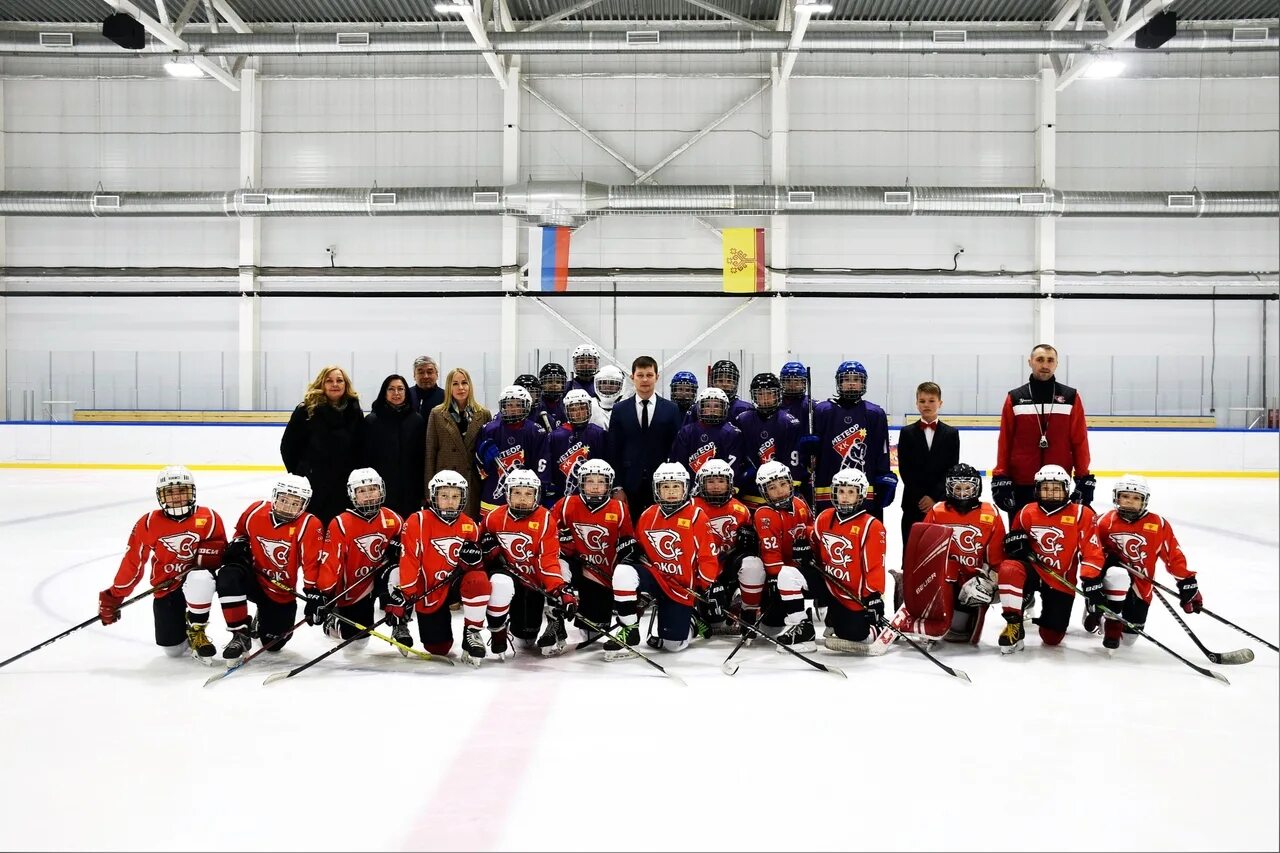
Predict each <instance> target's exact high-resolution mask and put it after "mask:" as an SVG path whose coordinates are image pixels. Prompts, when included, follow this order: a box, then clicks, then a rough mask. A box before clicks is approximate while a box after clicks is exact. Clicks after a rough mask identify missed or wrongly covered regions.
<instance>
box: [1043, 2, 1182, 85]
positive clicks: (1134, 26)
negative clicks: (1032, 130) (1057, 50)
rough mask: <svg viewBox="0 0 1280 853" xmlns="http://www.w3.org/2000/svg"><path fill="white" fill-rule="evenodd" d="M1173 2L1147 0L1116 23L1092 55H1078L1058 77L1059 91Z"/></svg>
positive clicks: (1077, 78)
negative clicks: (1074, 61) (1121, 21)
mask: <svg viewBox="0 0 1280 853" xmlns="http://www.w3.org/2000/svg"><path fill="white" fill-rule="evenodd" d="M1171 3H1173V0H1147V2H1146V3H1144V4H1143V5H1142V8H1141V9H1138V10H1137V11H1136V12H1134V13H1133V14H1131V15H1130V16H1129V18H1128V19H1127V20H1126V21H1125V22H1124V23H1123V24H1117V25H1116V28H1115V29H1114V30H1112V31H1111V32H1110V33H1109V34H1108V35H1107V37H1106V38H1105V39H1103V40H1102V43H1101V44H1099V45H1098V46H1097V48H1096V49H1095V51H1094V54H1093V56H1092V57H1089V58H1086V57H1083V56H1081V57H1078V61H1077V62H1076V63H1075V65H1074V66H1072V68H1071V69H1070V70H1069V71H1067V73H1066V74H1063V75H1062V77H1060V78H1059V79H1058V91H1059V92H1061V91H1062V90H1063V89H1065V88H1067V87H1068V86H1070V85H1071V84H1072V83H1074V82H1075V81H1076V80H1079V79H1080V76H1081V75H1082V74H1084V72H1085V71H1086V70H1088V68H1089V66H1090V65H1092V64H1093V63H1094V60H1095V58H1096V57H1098V56H1100V55H1102V54H1103V53H1104V52H1105V51H1108V50H1110V49H1111V48H1113V47H1115V46H1116V45H1118V44H1120V43H1121V42H1123V41H1125V40H1126V39H1128V38H1130V37H1131V36H1132V35H1133V34H1134V33H1136V32H1137V31H1138V30H1140V29H1142V27H1143V25H1145V24H1146V23H1147V21H1149V20H1151V19H1152V18H1153V17H1155V16H1156V15H1157V14H1159V13H1160V12H1162V11H1163V10H1164V9H1165V7H1166V6H1169V5H1170V4H1171Z"/></svg>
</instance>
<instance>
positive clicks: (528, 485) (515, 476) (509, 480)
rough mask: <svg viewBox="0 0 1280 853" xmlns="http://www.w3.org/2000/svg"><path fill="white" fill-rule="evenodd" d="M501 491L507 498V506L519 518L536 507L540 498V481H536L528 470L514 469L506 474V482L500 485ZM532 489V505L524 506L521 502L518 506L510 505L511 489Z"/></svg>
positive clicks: (533, 474)
mask: <svg viewBox="0 0 1280 853" xmlns="http://www.w3.org/2000/svg"><path fill="white" fill-rule="evenodd" d="M502 488H503V491H504V492H505V493H506V496H507V506H509V507H510V508H511V510H512V511H513V512H515V513H518V514H519V515H520V516H523V515H527V514H529V513H531V512H533V511H534V509H535V508H536V507H537V506H538V501H539V500H540V499H541V497H542V480H540V479H538V475H537V474H535V473H534V472H533V471H530V470H529V469H528V468H516V469H514V470H512V471H508V472H507V477H506V480H504V481H503V484H502ZM522 488H524V489H533V503H532V504H530V505H528V506H525V505H524V503H523V501H522V502H521V504H520V505H519V506H517V505H516V504H513V503H511V490H512V489H522Z"/></svg>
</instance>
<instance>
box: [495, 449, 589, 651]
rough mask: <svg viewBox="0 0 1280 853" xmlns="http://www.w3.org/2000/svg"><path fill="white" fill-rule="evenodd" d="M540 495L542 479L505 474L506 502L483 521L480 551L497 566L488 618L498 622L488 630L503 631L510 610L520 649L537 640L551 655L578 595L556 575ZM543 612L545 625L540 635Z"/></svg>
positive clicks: (561, 643) (552, 528)
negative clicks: (496, 616)
mask: <svg viewBox="0 0 1280 853" xmlns="http://www.w3.org/2000/svg"><path fill="white" fill-rule="evenodd" d="M541 491H542V481H541V480H540V479H539V478H538V475H537V474H535V473H533V472H532V471H530V470H528V469H527V468H517V469H515V470H514V471H512V472H510V473H509V474H507V480H506V499H507V502H506V503H505V504H503V505H501V506H498V507H497V508H496V509H494V510H493V511H492V512H490V513H489V515H488V516H486V517H485V520H484V530H485V536H484V541H483V542H482V544H481V546H480V547H481V549H482V550H483V551H484V553H485V557H486V558H487V559H488V560H489V561H490V562H491V563H493V564H497V565H500V566H501V567H502V568H501V569H500V570H499V571H497V572H494V573H493V575H492V576H491V582H492V584H493V597H492V599H491V600H490V614H491V616H492V614H493V613H494V612H497V613H499V614H500V621H499V622H498V624H495V622H494V620H493V619H492V618H491V619H490V621H489V628H490V631H491V632H492V630H493V629H494V628H497V629H498V630H502V629H504V628H506V627H507V618H508V613H507V612H506V611H504V610H503V608H504V607H509V611H510V612H509V615H510V622H511V635H512V636H513V637H515V639H516V641H517V642H518V643H519V644H520V647H521V648H529V647H530V646H531V645H533V643H534V638H535V637H536V638H537V647H538V649H540V650H541V652H542V654H543V655H545V656H548V657H550V656H552V655H558V654H560V653H561V652H563V651H564V648H565V640H567V639H568V637H569V634H568V632H567V631H566V630H565V627H564V620H565V619H566V618H569V619H571V618H573V617H574V616H575V615H576V614H577V612H578V593H577V591H576V590H575V589H574V588H573V586H572V585H570V584H569V582H568V580H569V579H568V578H567V577H565V576H564V574H562V573H561V569H560V545H559V542H558V540H557V536H556V523H555V520H554V519H553V518H552V517H551V513H550V512H549V511H548V510H547V509H546V507H542V506H539V505H538V497H539V494H540V492H541ZM504 575H505V576H504ZM508 589H510V590H511V592H510V594H508V592H507V590H508ZM539 590H541V591H539ZM544 593H545V594H544ZM544 612H545V614H546V617H547V619H546V627H545V628H544V629H543V631H542V633H541V634H539V633H538V628H539V626H541V625H542V617H543V614H544Z"/></svg>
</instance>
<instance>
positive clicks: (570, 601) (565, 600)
mask: <svg viewBox="0 0 1280 853" xmlns="http://www.w3.org/2000/svg"><path fill="white" fill-rule="evenodd" d="M551 598H552V600H553V601H554V602H555V604H554V605H553V607H554V609H555V610H556V611H558V612H559V614H560V616H561V617H562V618H564V619H572V618H573V617H575V616H577V615H578V591H577V590H576V589H574V588H573V586H572V585H571V584H564V585H563V586H561V587H560V589H558V590H556V591H555V592H553V593H551Z"/></svg>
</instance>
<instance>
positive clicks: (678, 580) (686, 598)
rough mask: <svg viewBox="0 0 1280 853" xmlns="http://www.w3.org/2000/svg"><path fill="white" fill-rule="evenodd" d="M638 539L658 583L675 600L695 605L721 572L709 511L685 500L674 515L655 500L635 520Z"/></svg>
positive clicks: (646, 561) (645, 560) (641, 550)
mask: <svg viewBox="0 0 1280 853" xmlns="http://www.w3.org/2000/svg"><path fill="white" fill-rule="evenodd" d="M636 542H637V544H638V545H639V547H640V552H641V554H642V555H643V559H644V562H645V564H646V565H648V566H649V568H650V569H651V570H652V572H653V576H654V578H655V579H656V580H657V582H658V586H660V587H662V591H663V592H664V593H665V594H666V596H667V597H668V598H670V599H671V600H672V601H676V602H678V603H680V604H688V605H692V604H693V603H694V600H695V599H694V598H693V596H691V595H690V594H689V592H688V590H689V589H690V587H692V588H693V590H694V591H695V592H702V591H703V590H705V589H706V588H707V587H709V586H710V585H711V584H712V582H713V581H715V579H716V577H718V576H719V574H720V563H719V561H718V560H717V559H716V546H715V543H714V542H713V541H712V533H711V525H710V523H708V521H707V516H706V513H704V512H703V511H702V509H701V508H700V507H697V506H694V505H693V504H692V503H686V504H685V505H684V506H682V507H681V508H680V509H678V510H676V511H675V512H674V513H672V514H671V515H667V514H665V513H664V512H663V511H662V507H660V506H658V505H657V504H654V505H653V506H651V507H649V508H648V509H646V510H645V511H644V512H643V513H642V514H641V515H640V520H639V521H637V522H636Z"/></svg>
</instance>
